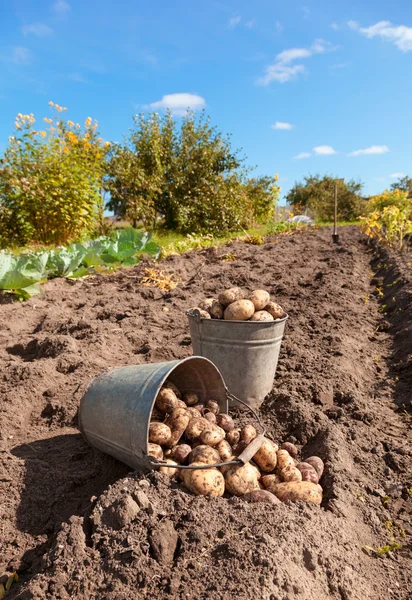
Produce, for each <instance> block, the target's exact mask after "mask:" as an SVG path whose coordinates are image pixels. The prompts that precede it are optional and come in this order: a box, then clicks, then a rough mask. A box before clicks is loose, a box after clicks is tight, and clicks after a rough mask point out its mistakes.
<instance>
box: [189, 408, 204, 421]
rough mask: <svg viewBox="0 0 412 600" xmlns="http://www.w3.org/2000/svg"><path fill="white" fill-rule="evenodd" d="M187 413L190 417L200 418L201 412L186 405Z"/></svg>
mask: <svg viewBox="0 0 412 600" xmlns="http://www.w3.org/2000/svg"><path fill="white" fill-rule="evenodd" d="M186 412H187V414H188V415H189V416H190V419H200V417H201V416H202V415H201V413H200V412H199V411H198V410H197V408H195V407H194V406H188V407H187V408H186Z"/></svg>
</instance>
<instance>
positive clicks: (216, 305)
mask: <svg viewBox="0 0 412 600" xmlns="http://www.w3.org/2000/svg"><path fill="white" fill-rule="evenodd" d="M224 310H225V309H224V307H223V306H222V305H221V304H220V302H219V301H218V300H213V302H212V304H211V305H210V308H209V315H210V316H211V317H212V319H222V318H223V312H224Z"/></svg>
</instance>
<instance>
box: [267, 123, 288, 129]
mask: <svg viewBox="0 0 412 600" xmlns="http://www.w3.org/2000/svg"><path fill="white" fill-rule="evenodd" d="M271 128H272V129H293V125H292V124H291V123H285V122H284V121H276V123H273V125H271Z"/></svg>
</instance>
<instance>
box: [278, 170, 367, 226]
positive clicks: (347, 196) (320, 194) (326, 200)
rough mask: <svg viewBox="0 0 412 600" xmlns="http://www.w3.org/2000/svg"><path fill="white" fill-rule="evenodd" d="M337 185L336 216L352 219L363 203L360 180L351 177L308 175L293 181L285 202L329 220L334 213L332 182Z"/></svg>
mask: <svg viewBox="0 0 412 600" xmlns="http://www.w3.org/2000/svg"><path fill="white" fill-rule="evenodd" d="M335 182H336V183H337V186H338V218H339V219H341V220H345V221H352V220H355V219H357V218H358V217H359V215H360V214H363V212H364V211H365V207H366V203H365V201H364V199H363V198H362V196H361V190H362V187H363V184H362V183H361V182H359V181H354V180H353V179H351V180H350V181H347V182H342V181H337V180H336V178H335V177H332V176H329V175H324V176H323V177H322V178H321V177H320V175H309V176H308V177H305V178H304V181H303V182H300V183H295V185H294V186H293V188H292V189H291V190H290V191H289V193H288V194H287V196H286V200H287V202H288V203H289V204H290V205H292V206H293V208H294V210H295V211H297V212H303V211H304V210H305V209H309V210H310V211H311V213H312V214H313V216H314V218H316V219H319V220H324V221H330V220H332V219H333V215H334V186H335Z"/></svg>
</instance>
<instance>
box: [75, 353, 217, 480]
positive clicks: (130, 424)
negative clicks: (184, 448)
mask: <svg viewBox="0 0 412 600" xmlns="http://www.w3.org/2000/svg"><path fill="white" fill-rule="evenodd" d="M168 378H169V379H170V380H171V381H173V382H174V383H175V384H176V385H177V386H178V387H180V388H182V389H183V390H185V391H191V392H196V393H197V394H198V395H199V397H200V399H201V400H203V401H205V400H207V399H210V398H213V399H215V400H216V401H217V402H218V403H219V406H220V408H221V411H222V412H227V410H228V402H227V392H226V388H225V384H224V381H223V378H222V376H221V374H220V373H219V371H218V369H217V368H216V367H215V365H214V364H213V363H211V362H210V361H209V360H207V359H206V358H202V357H196V356H192V357H189V358H185V359H183V360H175V361H171V362H164V363H154V364H146V365H132V366H128V367H119V368H116V369H112V370H111V371H108V372H107V373H103V374H102V375H100V376H98V377H96V379H94V380H93V381H92V382H91V384H90V385H89V387H88V389H87V390H86V393H85V394H84V396H83V398H82V400H81V402H80V407H79V427H80V431H81V432H82V434H83V435H84V437H85V438H86V440H87V441H88V442H89V444H90V445H91V446H94V447H95V448H97V449H99V450H101V451H103V452H106V453H107V454H110V455H111V456H114V457H115V458H117V459H118V460H120V461H122V462H124V463H126V464H127V465H129V466H130V467H132V468H134V469H137V468H140V469H143V470H150V469H151V468H152V467H151V465H150V462H149V461H148V459H147V444H148V432H149V423H150V418H151V414H152V410H153V405H154V402H155V399H156V396H157V394H158V392H159V390H160V388H161V386H162V385H163V383H164V382H165V381H166V379H168Z"/></svg>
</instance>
